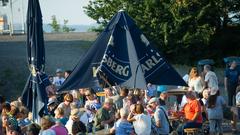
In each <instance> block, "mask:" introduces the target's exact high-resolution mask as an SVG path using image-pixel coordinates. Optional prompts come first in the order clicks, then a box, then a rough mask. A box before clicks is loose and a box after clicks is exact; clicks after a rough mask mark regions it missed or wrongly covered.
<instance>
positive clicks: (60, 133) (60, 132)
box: [51, 125, 68, 135]
mask: <svg viewBox="0 0 240 135" xmlns="http://www.w3.org/2000/svg"><path fill="white" fill-rule="evenodd" d="M51 129H52V130H54V131H55V133H56V135H68V131H67V129H66V128H65V127H64V126H58V125H54V126H52V127H51Z"/></svg>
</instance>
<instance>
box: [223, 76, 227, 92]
mask: <svg viewBox="0 0 240 135" xmlns="http://www.w3.org/2000/svg"><path fill="white" fill-rule="evenodd" d="M224 88H225V90H227V77H224Z"/></svg>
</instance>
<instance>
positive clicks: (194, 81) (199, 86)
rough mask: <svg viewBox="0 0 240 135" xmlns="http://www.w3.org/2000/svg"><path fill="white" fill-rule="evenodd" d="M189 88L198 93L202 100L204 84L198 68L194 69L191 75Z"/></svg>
mask: <svg viewBox="0 0 240 135" xmlns="http://www.w3.org/2000/svg"><path fill="white" fill-rule="evenodd" d="M188 86H189V87H190V88H191V89H192V90H194V91H195V92H197V94H198V97H199V98H202V91H203V88H204V83H203V79H202V78H201V76H200V75H199V74H198V70H197V68H196V67H193V68H192V69H191V71H190V73H189V80H188Z"/></svg>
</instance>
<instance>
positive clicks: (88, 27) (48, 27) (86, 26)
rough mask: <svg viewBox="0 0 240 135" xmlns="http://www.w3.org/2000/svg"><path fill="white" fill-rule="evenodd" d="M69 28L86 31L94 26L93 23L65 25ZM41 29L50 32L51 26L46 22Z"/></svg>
mask: <svg viewBox="0 0 240 135" xmlns="http://www.w3.org/2000/svg"><path fill="white" fill-rule="evenodd" d="M67 26H68V27H69V28H74V29H75V31H74V32H87V31H88V30H89V29H90V28H92V27H94V26H96V25H95V24H93V25H67ZM43 30H44V32H46V33H50V32H52V28H51V26H50V25H48V24H43Z"/></svg>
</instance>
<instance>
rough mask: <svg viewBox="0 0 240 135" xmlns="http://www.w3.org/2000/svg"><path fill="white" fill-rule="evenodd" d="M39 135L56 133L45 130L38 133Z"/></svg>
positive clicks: (54, 134) (53, 134)
mask: <svg viewBox="0 0 240 135" xmlns="http://www.w3.org/2000/svg"><path fill="white" fill-rule="evenodd" d="M39 135H56V133H55V131H54V130H52V129H46V130H42V131H40V133H39Z"/></svg>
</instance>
